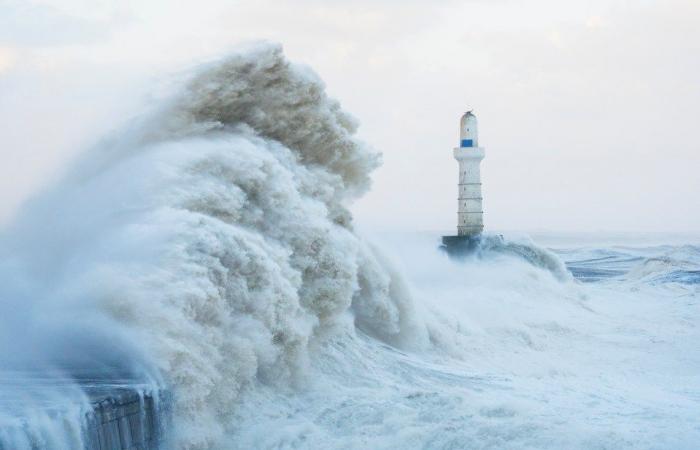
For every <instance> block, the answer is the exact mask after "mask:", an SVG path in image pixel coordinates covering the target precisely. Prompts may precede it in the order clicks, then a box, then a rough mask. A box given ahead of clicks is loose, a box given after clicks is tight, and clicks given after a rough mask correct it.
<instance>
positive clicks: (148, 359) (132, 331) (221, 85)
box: [5, 44, 427, 448]
mask: <svg viewBox="0 0 700 450" xmlns="http://www.w3.org/2000/svg"><path fill="white" fill-rule="evenodd" d="M356 128H357V123H356V121H355V120H354V119H353V118H352V117H351V116H350V115H348V114H347V113H346V112H344V111H343V110H342V109H341V108H340V105H339V104H338V102H336V101H335V100H333V99H331V98H329V97H328V96H327V95H326V94H325V92H324V85H323V83H322V82H321V81H320V80H319V78H318V77H317V76H316V75H315V74H314V73H313V72H311V71H310V70H309V69H307V68H305V67H303V66H298V65H295V64H291V63H290V62H288V61H287V60H286V59H285V57H284V56H283V53H282V50H281V47H280V46H277V45H267V44H261V45H256V46H253V47H252V48H249V49H247V50H246V51H243V52H240V53H237V54H235V55H233V56H231V57H228V58H226V59H224V60H222V61H219V62H216V63H213V64H210V65H208V66H205V67H203V68H201V69H200V70H199V71H198V73H196V74H195V75H193V76H192V77H191V79H190V80H189V81H188V82H187V84H186V85H185V86H184V89H183V90H182V91H181V92H180V93H178V94H177V95H175V96H174V97H173V98H172V99H170V100H169V101H167V102H166V104H165V105H164V106H162V107H160V108H158V109H157V110H156V111H155V112H153V113H152V114H150V115H149V116H148V117H145V118H142V119H140V120H138V121H136V122H135V123H133V124H132V125H131V126H130V127H128V128H127V129H126V130H125V131H124V132H122V133H121V134H119V135H116V136H113V137H112V138H111V139H109V140H108V141H106V142H104V143H102V144H101V145H100V146H98V147H97V148H94V149H92V150H91V151H90V152H88V153H87V154H86V155H85V156H84V157H83V158H82V159H81V160H80V161H78V163H77V164H76V165H75V167H74V168H73V170H71V171H70V172H69V176H67V177H66V180H65V181H64V182H62V183H60V184H59V185H58V186H54V187H53V188H52V189H51V190H50V191H48V192H47V193H46V194H44V195H42V196H39V197H38V198H37V199H35V200H34V201H33V202H31V204H30V205H29V206H28V207H27V208H25V210H24V212H23V214H22V215H21V217H20V218H19V219H18V220H17V222H16V224H15V226H14V227H13V230H11V231H10V233H9V236H10V237H9V238H8V239H7V241H8V242H7V245H6V249H8V250H9V251H8V254H11V255H13V258H12V259H13V261H14V262H15V263H16V266H17V267H22V268H23V270H24V272H23V274H24V275H23V276H24V277H25V283H24V284H23V286H21V287H20V288H18V289H19V290H20V291H22V290H23V292H24V293H25V294H27V297H32V300H31V301H32V304H33V305H34V306H33V307H32V309H35V308H44V307H46V308H47V309H46V310H45V311H54V312H60V314H61V320H60V322H59V323H60V324H62V325H60V326H59V328H60V332H56V333H50V332H47V333H41V335H42V336H43V337H44V338H45V340H44V343H45V342H48V341H50V340H54V339H55V338H56V335H57V334H61V335H62V336H63V340H64V341H65V342H64V344H63V345H65V346H71V345H73V343H75V342H85V334H84V332H85V331H86V330H91V332H90V333H89V336H90V339H89V340H88V341H89V342H90V344H85V345H88V346H89V348H86V352H85V353H83V354H82V356H84V358H85V361H72V360H71V361H54V360H51V361H50V363H51V364H53V365H55V366H61V367H62V370H67V371H68V372H71V368H72V367H84V366H86V365H92V364H97V363H99V362H103V363H104V365H105V367H109V370H116V371H122V372H123V371H127V372H129V373H131V374H138V375H134V376H138V377H143V376H147V377H149V379H153V380H157V382H158V383H162V384H165V385H167V386H169V387H170V388H172V389H173V390H174V394H175V395H174V402H175V404H174V411H175V421H176V426H175V430H177V433H178V435H177V437H176V440H177V445H178V446H179V447H181V448H209V447H211V446H213V445H216V443H217V442H219V441H220V439H221V437H222V436H223V434H224V433H225V429H226V424H227V423H228V420H229V419H230V415H231V413H232V410H233V407H232V405H234V404H235V402H236V400H237V397H238V396H239V394H240V392H241V390H242V389H244V388H245V387H246V385H248V384H249V383H250V382H251V381H253V380H254V379H255V380H262V381H263V382H264V383H269V384H273V385H281V386H294V385H295V384H296V383H298V382H299V380H300V379H302V378H303V377H304V374H305V371H306V368H307V366H308V358H309V355H308V347H309V345H310V344H311V343H312V342H313V341H314V339H317V338H319V337H320V336H323V335H324V334H325V333H328V332H329V330H333V329H335V328H338V327H340V328H341V329H342V328H348V327H350V328H351V329H352V328H353V327H354V326H356V327H358V328H359V329H361V330H363V331H364V332H365V333H368V334H370V335H372V336H374V337H376V338H379V339H382V340H384V341H385V342H387V343H390V344H392V345H394V346H397V347H403V348H406V347H420V346H422V345H425V343H426V342H427V332H426V331H425V328H424V326H423V325H422V324H421V321H420V320H419V319H418V318H417V316H416V315H415V314H414V308H413V304H412V300H411V298H410V295H409V292H408V290H407V288H406V287H405V285H404V282H403V281H402V280H401V278H400V277H399V276H398V275H397V273H396V272H395V271H393V270H392V268H391V267H390V265H389V264H388V263H387V261H386V260H384V259H383V257H382V256H381V255H380V254H379V253H378V252H377V251H376V249H375V248H374V247H372V246H371V245H370V244H368V243H367V242H364V241H363V240H362V239H361V238H359V237H358V235H357V234H356V233H355V232H354V231H353V225H352V217H351V215H350V213H349V212H348V210H347V204H348V203H349V202H351V201H352V200H353V199H355V198H357V197H358V196H359V195H361V194H362V193H364V192H365V191H367V189H368V188H369V185H370V179H369V175H370V173H371V171H372V169H374V168H375V167H377V166H378V164H379V156H378V154H377V153H375V152H374V151H373V150H372V149H370V148H369V147H368V146H366V145H365V144H364V143H362V142H360V141H359V140H358V139H357V138H356V137H355V136H354V134H355V130H356ZM5 273H9V272H8V271H5ZM46 280H49V281H46ZM34 285H41V286H45V287H46V290H45V291H41V292H40V291H39V289H38V288H36V287H35V286H34ZM30 286H32V287H30ZM7 292H8V290H7V289H6V293H7ZM86 311H89V313H86ZM350 312H351V313H352V315H351V314H350ZM51 321H52V323H55V322H56V319H55V317H54V318H52V319H51ZM26 322H35V319H34V318H31V319H29V318H27V319H26ZM67 324H72V325H71V326H73V327H74V328H73V331H69V328H70V327H69V326H68V325H67ZM34 325H35V323H34ZM54 327H55V325H54ZM104 330H107V331H105V332H103V331H104ZM5 341H7V339H5ZM39 347H40V348H45V347H44V346H39ZM59 353H60V352H59ZM72 353H74V352H65V353H64V354H66V355H67V354H72ZM135 355H138V356H135ZM49 359H50V358H46V360H49ZM87 361H89V363H88V362H87ZM144 374H145V375H144Z"/></svg>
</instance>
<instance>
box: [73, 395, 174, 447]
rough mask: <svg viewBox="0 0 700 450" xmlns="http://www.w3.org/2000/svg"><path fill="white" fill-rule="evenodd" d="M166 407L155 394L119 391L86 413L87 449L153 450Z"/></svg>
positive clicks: (156, 444) (161, 437)
mask: <svg viewBox="0 0 700 450" xmlns="http://www.w3.org/2000/svg"><path fill="white" fill-rule="evenodd" d="M166 410H167V408H164V407H163V404H162V402H161V401H160V400H159V398H158V397H154V396H153V395H150V394H149V395H140V394H139V393H137V392H134V391H126V392H120V393H119V394H117V395H115V396H113V397H109V398H105V399H103V400H100V401H97V402H95V403H94V410H93V411H92V412H91V413H88V417H87V423H86V430H85V435H86V436H85V437H86V439H85V441H86V448H87V450H155V449H157V448H159V445H160V443H162V441H163V437H164V427H165V423H166V422H167V420H166V419H165V418H166V417H167V413H166Z"/></svg>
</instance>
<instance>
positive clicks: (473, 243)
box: [440, 233, 481, 259]
mask: <svg viewBox="0 0 700 450" xmlns="http://www.w3.org/2000/svg"><path fill="white" fill-rule="evenodd" d="M480 243H481V233H479V234H472V235H463V236H443V237H442V245H441V246H440V250H442V251H444V252H445V253H447V255H448V256H449V257H450V258H452V259H462V258H465V257H467V256H469V255H471V254H473V253H475V252H476V251H477V250H478V249H479V244H480Z"/></svg>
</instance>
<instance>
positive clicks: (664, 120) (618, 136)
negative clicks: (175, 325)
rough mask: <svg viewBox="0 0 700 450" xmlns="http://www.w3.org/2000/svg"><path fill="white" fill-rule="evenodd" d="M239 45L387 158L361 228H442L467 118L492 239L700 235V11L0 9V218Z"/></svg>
mask: <svg viewBox="0 0 700 450" xmlns="http://www.w3.org/2000/svg"><path fill="white" fill-rule="evenodd" d="M254 39H266V40H272V41H276V42H280V43H282V44H283V46H284V48H285V51H286V53H287V55H288V56H289V58H290V59H292V60H294V61H297V62H302V63H305V64H308V65H310V66H311V67H312V68H313V69H314V70H316V72H318V73H319V75H320V76H321V77H322V78H323V79H324V80H325V82H326V84H327V87H328V91H329V93H330V94H331V95H332V96H334V97H336V98H338V99H339V100H340V101H341V103H342V104H343V106H344V107H345V109H347V110H349V111H350V112H351V113H352V114H353V115H355V116H356V117H357V118H358V119H359V121H360V123H361V128H360V134H361V137H362V138H363V139H364V140H366V141H367V142H369V143H370V144H371V145H373V146H374V147H375V148H377V149H378V150H380V151H382V152H383V154H384V165H383V167H382V168H381V169H379V170H378V171H377V172H376V173H375V175H374V188H373V190H372V192H370V193H369V194H368V195H367V196H366V197H365V198H364V199H362V200H361V201H359V202H358V203H357V204H356V205H354V207H353V209H354V211H355V215H356V221H357V222H358V223H359V224H360V225H361V226H362V227H365V228H372V229H381V230H449V229H452V228H454V227H455V225H456V206H457V204H456V196H457V188H456V183H457V163H456V161H455V160H454V159H453V158H452V148H453V147H454V146H455V145H456V144H457V142H458V121H459V117H460V115H461V114H462V113H463V112H464V111H465V110H466V109H468V108H469V109H471V108H473V109H474V110H475V112H476V114H477V117H478V118H479V124H480V136H479V141H480V143H481V144H482V145H483V146H484V147H485V148H486V159H485V160H484V161H483V163H482V173H483V175H482V178H483V179H482V181H483V183H484V187H483V193H484V209H485V217H484V219H485V223H486V228H487V229H489V228H490V229H495V230H503V229H505V230H525V231H527V230H560V231H573V230H588V231H595V230H608V231H611V230H622V231H624V230H629V231H697V230H699V229H700V1H698V0H665V1H660V0H657V1H652V0H629V1H623V0H607V1H602V0H566V1H562V0H556V1H555V0H535V1H525V0H520V1H509V0H463V1H415V0H402V1H400V0H379V1H369V0H359V1H358V0H356V1H343V0H325V1H321V0H300V1H266V0H244V1H220V0H213V1H211V0H209V1H208V0H197V1H190V2H187V1H180V2H174V1H165V0H163V1H160V0H153V1H151V0H139V1H116V0H115V1H106V0H60V1H58V0H56V1H53V0H40V1H32V0H24V1H14V0H10V1H7V0H0V151H1V152H2V159H1V161H2V164H0V220H4V221H6V220H8V219H9V218H10V217H11V215H12V212H13V211H14V210H15V209H16V207H17V205H18V204H19V203H20V202H21V201H22V200H23V199H24V198H26V197H27V196H28V195H30V194H31V193H32V192H34V191H36V190H37V189H39V188H40V187H41V186H42V185H45V184H46V183H48V182H49V181H50V180H52V179H55V178H56V177H57V176H58V175H59V174H60V171H61V168H62V167H64V166H65V164H66V163H67V161H69V160H70V158H71V157H74V156H75V154H76V152H78V151H79V150H80V149H81V148H83V147H84V146H85V145H87V144H88V143H90V142H92V141H93V140H94V139H96V138H98V137H99V136H100V135H101V134H103V133H105V132H107V131H109V130H110V129H112V128H115V127H117V126H118V125H119V124H120V123H122V122H123V121H124V120H125V119H126V118H127V117H129V116H131V115H134V114H136V113H138V111H139V110H140V108H141V107H142V105H143V104H144V103H147V102H148V99H149V97H150V96H152V95H154V94H153V89H156V87H158V86H162V85H164V84H165V82H164V80H169V79H177V76H178V73H182V71H185V70H187V69H188V68H189V67H192V66H193V65H196V64H198V63H200V62H203V61H208V60H211V59H212V58H216V57H217V56H220V55H223V54H226V52H228V51H230V50H231V49H232V48H234V47H235V46H236V45H237V44H239V43H241V42H242V41H248V40H254ZM158 89H160V88H158ZM115 188H118V187H115Z"/></svg>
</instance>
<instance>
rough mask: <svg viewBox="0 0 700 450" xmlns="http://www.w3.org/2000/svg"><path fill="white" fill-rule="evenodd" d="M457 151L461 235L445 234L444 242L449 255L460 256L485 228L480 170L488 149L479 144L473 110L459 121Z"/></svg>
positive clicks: (458, 220)
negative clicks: (485, 151)
mask: <svg viewBox="0 0 700 450" xmlns="http://www.w3.org/2000/svg"><path fill="white" fill-rule="evenodd" d="M453 153H454V157H455V159H456V160H457V161H458V162H459V185H458V192H459V195H458V198H457V202H458V203H457V236H443V238H442V243H443V248H445V249H446V250H447V252H448V254H450V255H451V256H459V255H461V254H463V253H464V252H465V251H466V250H468V249H470V248H472V247H473V246H474V245H473V244H474V243H475V242H477V241H478V238H479V236H480V235H481V232H482V231H483V230H484V210H483V206H482V203H481V202H482V197H481V169H480V164H481V160H482V159H484V149H483V148H482V147H479V134H478V129H477V121H476V116H475V115H474V114H473V113H472V111H467V112H466V113H464V115H463V116H462V119H461V120H460V122H459V147H456V148H455V149H454V152H453Z"/></svg>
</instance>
